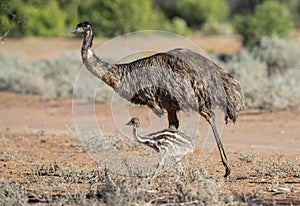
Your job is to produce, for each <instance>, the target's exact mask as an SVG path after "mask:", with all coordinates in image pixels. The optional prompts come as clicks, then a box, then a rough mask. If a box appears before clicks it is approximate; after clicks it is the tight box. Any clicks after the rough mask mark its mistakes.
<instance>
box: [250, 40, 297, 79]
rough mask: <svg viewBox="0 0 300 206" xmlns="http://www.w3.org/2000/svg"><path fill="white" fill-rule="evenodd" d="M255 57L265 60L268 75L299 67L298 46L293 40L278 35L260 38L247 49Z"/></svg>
mask: <svg viewBox="0 0 300 206" xmlns="http://www.w3.org/2000/svg"><path fill="white" fill-rule="evenodd" d="M249 51H250V52H251V53H252V55H253V57H254V58H255V59H259V60H261V61H262V62H266V64H267V69H268V71H267V72H268V76H272V75H275V74H278V73H279V74H283V73H284V72H286V71H287V70H289V69H293V68H300V61H299V56H300V48H299V46H298V45H297V44H295V42H293V41H289V40H284V39H280V38H278V37H272V38H266V37H264V38H262V39H261V40H260V41H259V43H258V44H257V45H256V46H254V47H252V48H251V49H250V50H249Z"/></svg>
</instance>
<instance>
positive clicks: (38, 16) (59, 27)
mask: <svg viewBox="0 0 300 206" xmlns="http://www.w3.org/2000/svg"><path fill="white" fill-rule="evenodd" d="M20 14H21V16H22V17H23V18H24V19H25V20H24V23H23V25H22V31H23V34H24V35H26V36H39V35H40V36H45V37H49V36H62V35H63V34H64V33H65V21H66V14H65V13H64V12H63V11H62V10H61V9H60V8H59V6H58V4H57V2H56V1H54V0H51V1H49V3H48V4H46V5H43V6H42V7H37V6H34V5H31V4H26V5H23V8H22V9H21V11H20Z"/></svg>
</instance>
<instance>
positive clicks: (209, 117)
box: [201, 112, 230, 177]
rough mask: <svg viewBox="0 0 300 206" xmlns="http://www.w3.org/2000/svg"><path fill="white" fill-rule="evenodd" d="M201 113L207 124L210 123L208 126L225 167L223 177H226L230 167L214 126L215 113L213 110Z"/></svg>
mask: <svg viewBox="0 0 300 206" xmlns="http://www.w3.org/2000/svg"><path fill="white" fill-rule="evenodd" d="M201 115H203V116H204V117H205V118H206V120H207V121H208V122H209V124H210V126H211V128H212V130H213V133H214V136H215V140H216V142H217V146H218V149H219V153H220V156H221V160H222V163H223V165H224V167H225V175H224V177H227V176H228V175H229V174H230V168H229V166H228V163H227V156H226V153H225V150H224V147H223V144H222V141H221V139H220V136H219V133H218V130H217V127H216V122H215V114H214V113H213V112H210V113H209V114H207V113H204V112H201Z"/></svg>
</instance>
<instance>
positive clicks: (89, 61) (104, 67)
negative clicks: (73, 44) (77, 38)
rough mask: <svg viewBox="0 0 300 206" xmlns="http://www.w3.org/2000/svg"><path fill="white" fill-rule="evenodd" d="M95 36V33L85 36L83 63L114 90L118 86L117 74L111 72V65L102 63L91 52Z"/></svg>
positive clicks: (82, 51) (82, 52)
mask: <svg viewBox="0 0 300 206" xmlns="http://www.w3.org/2000/svg"><path fill="white" fill-rule="evenodd" d="M93 39H94V34H93V31H92V30H90V31H87V33H85V34H84V38H83V43H82V48H81V57H82V61H83V63H84V65H85V67H86V68H87V70H89V72H91V73H92V74H93V75H95V76H96V77H98V78H99V79H101V80H103V81H104V82H105V83H106V84H107V85H109V86H110V87H112V88H114V89H115V88H116V87H117V84H118V81H117V79H118V77H117V76H116V74H115V73H112V71H111V70H110V68H111V66H112V65H111V64H109V63H107V62H104V61H102V60H101V59H100V58H99V57H98V56H96V55H95V53H94V52H93V51H92V50H91V47H92V44H93Z"/></svg>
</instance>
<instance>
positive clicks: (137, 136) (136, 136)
mask: <svg viewBox="0 0 300 206" xmlns="http://www.w3.org/2000/svg"><path fill="white" fill-rule="evenodd" d="M138 130H139V127H138V126H136V125H135V126H134V127H133V136H134V138H135V139H136V141H138V142H141V143H144V142H146V141H145V140H146V138H144V137H142V136H140V135H139V131H138Z"/></svg>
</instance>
